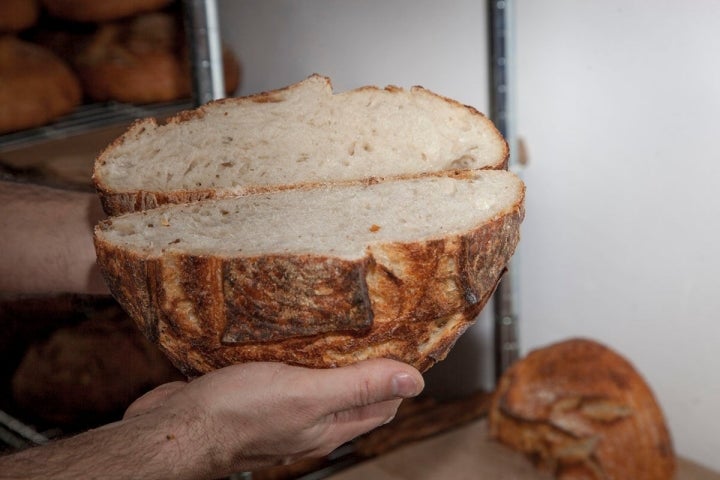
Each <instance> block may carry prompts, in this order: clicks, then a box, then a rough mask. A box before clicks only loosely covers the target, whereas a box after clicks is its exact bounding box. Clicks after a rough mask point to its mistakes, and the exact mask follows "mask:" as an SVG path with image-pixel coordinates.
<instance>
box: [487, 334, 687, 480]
mask: <svg viewBox="0 0 720 480" xmlns="http://www.w3.org/2000/svg"><path fill="white" fill-rule="evenodd" d="M489 421H490V433H491V435H493V436H494V437H495V438H496V439H498V440H499V441H500V442H503V443H505V444H507V445H509V446H510V447H512V448H514V449H516V450H519V451H521V452H524V453H526V454H528V455H531V456H532V458H534V459H535V460H536V461H537V463H538V465H539V466H540V467H541V468H543V469H545V470H549V471H551V472H552V473H554V474H555V475H556V476H557V478H562V479H565V480H573V479H597V480H604V479H611V478H618V479H619V478H632V479H637V480H644V479H647V480H650V479H653V480H662V479H670V478H673V474H674V471H675V456H674V453H673V447H672V442H671V438H670V433H669V431H668V429H667V426H666V424H665V420H664V416H663V413H662V411H661V409H660V406H659V405H658V403H657V402H656V400H655V397H654V395H653V393H652V391H651V389H650V387H649V386H648V385H647V383H646V382H645V381H644V380H643V378H642V377H641V376H640V374H639V373H638V372H637V371H636V370H635V369H634V368H633V366H632V365H631V364H630V363H629V362H628V361H627V360H626V359H624V358H622V357H621V356H620V355H618V354H617V353H615V352H613V351H612V350H611V349H609V348H607V347H606V346H604V345H601V344H599V343H597V342H595V341H592V340H587V339H570V340H567V341H563V342H559V343H557V344H554V345H550V346H548V347H545V348H541V349H538V350H536V351H534V352H531V353H530V354H528V355H527V357H525V358H524V359H522V360H520V361H519V362H517V363H516V364H515V365H513V366H512V367H511V368H510V369H509V370H508V371H506V372H505V374H503V376H502V378H501V380H500V382H499V384H498V388H497V391H496V393H495V395H494V398H493V402H492V406H491V409H490V416H489Z"/></svg>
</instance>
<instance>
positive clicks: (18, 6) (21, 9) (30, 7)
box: [0, 0, 40, 32]
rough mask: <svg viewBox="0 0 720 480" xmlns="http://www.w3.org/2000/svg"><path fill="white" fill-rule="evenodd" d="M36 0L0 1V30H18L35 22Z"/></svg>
mask: <svg viewBox="0 0 720 480" xmlns="http://www.w3.org/2000/svg"><path fill="white" fill-rule="evenodd" d="M39 15H40V5H39V4H38V0H3V1H2V2H0V32H19V31H21V30H25V29H26V28H30V27H32V26H33V25H35V23H37V19H38V16H39Z"/></svg>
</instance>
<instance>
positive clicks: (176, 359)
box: [95, 170, 525, 376]
mask: <svg viewBox="0 0 720 480" xmlns="http://www.w3.org/2000/svg"><path fill="white" fill-rule="evenodd" d="M524 188H525V187H524V185H523V183H522V181H520V180H519V179H518V178H517V177H516V176H515V175H513V174H512V173H509V172H507V171H504V170H477V171H473V172H470V171H466V172H464V173H463V174H458V175H455V176H424V177H418V178H409V179H394V180H386V181H383V182H366V183H352V184H342V183H337V184H326V185H322V186H315V187H304V188H295V189H287V190H278V191H273V192H264V193H256V194H248V195H245V196H240V197H233V198H224V199H209V200H200V201H197V202H192V203H188V204H181V205H164V206H161V207H158V208H155V209H150V210H146V211H143V212H136V213H130V214H126V215H122V216H117V217H111V218H109V219H107V220H105V221H103V222H102V223H100V224H99V225H98V226H97V227H96V229H95V245H96V250H97V255H98V263H99V265H100V268H101V271H102V272H103V274H104V276H105V278H106V280H107V284H108V286H109V288H110V290H111V291H112V293H113V295H114V296H115V298H117V299H118V301H119V302H120V303H121V304H122V305H123V306H124V307H125V309H126V310H127V311H128V312H129V313H130V315H131V316H132V317H133V318H134V319H135V321H136V322H137V323H138V325H139V326H140V328H141V330H142V331H143V332H144V333H145V334H146V335H147V336H148V337H149V338H151V339H153V340H154V341H156V342H157V343H158V344H159V345H160V347H161V349H162V350H164V351H165V353H166V354H167V355H168V357H169V358H170V359H171V360H172V361H173V363H174V364H175V365H176V366H177V367H178V368H180V369H181V370H182V371H183V372H184V373H185V374H187V375H190V376H192V375H197V374H201V373H204V372H207V371H210V370H213V369H216V368H220V367H223V366H226V365H228V364H232V363H238V362H244V361H256V360H258V361H259V360H263V361H281V362H285V363H290V364H297V365H305V366H309V367H333V366H340V365H346V364H349V363H353V362H356V361H358V360H362V359H365V358H372V357H388V358H395V359H398V360H402V361H405V362H407V363H410V364H412V365H414V366H415V367H417V368H418V369H420V370H426V369H427V368H429V367H430V366H431V365H433V364H434V363H435V362H436V361H438V360H441V359H443V358H444V357H445V355H446V354H447V352H448V351H449V349H450V348H451V347H452V345H453V344H454V342H455V340H456V339H457V338H458V337H459V336H460V335H461V334H462V333H463V331H464V330H465V329H466V328H467V327H468V326H469V325H470V324H471V323H472V322H473V321H474V320H475V318H476V316H477V314H478V313H479V311H480V309H481V308H482V307H483V306H484V304H485V303H486V302H487V300H488V299H489V297H490V296H491V294H492V292H493V291H494V288H495V286H496V284H497V282H498V280H499V278H500V276H501V274H502V272H503V270H504V268H505V266H506V264H507V262H508V260H509V259H510V257H511V255H512V253H513V251H514V249H515V247H516V244H517V242H518V238H519V226H520V223H521V221H522V219H523V215H524V207H523V200H524V191H525V190H524Z"/></svg>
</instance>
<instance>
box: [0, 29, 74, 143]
mask: <svg viewBox="0 0 720 480" xmlns="http://www.w3.org/2000/svg"><path fill="white" fill-rule="evenodd" d="M81 100H82V92H81V89H80V82H79V81H78V79H77V77H76V76H75V74H74V73H73V72H72V70H71V69H70V67H68V66H67V65H66V64H65V62H63V61H62V60H60V58H58V57H57V56H56V55H55V54H53V53H52V52H51V51H50V50H48V49H46V48H44V47H41V46H39V45H35V44H32V43H29V42H25V41H22V40H19V39H17V38H15V37H13V36H10V35H6V36H0V105H2V108H0V133H6V132H12V131H15V130H22V129H25V128H32V127H38V126H41V125H44V124H46V123H49V122H51V121H53V120H55V119H57V118H58V117H60V116H61V115H64V114H67V113H70V112H71V111H72V110H74V109H75V108H76V107H77V106H78V105H80V102H81Z"/></svg>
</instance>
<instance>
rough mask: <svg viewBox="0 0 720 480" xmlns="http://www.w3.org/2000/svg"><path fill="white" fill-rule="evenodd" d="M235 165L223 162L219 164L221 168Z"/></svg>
mask: <svg viewBox="0 0 720 480" xmlns="http://www.w3.org/2000/svg"><path fill="white" fill-rule="evenodd" d="M233 165H235V164H234V163H233V162H223V163H221V164H220V166H221V167H232V166H233Z"/></svg>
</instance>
